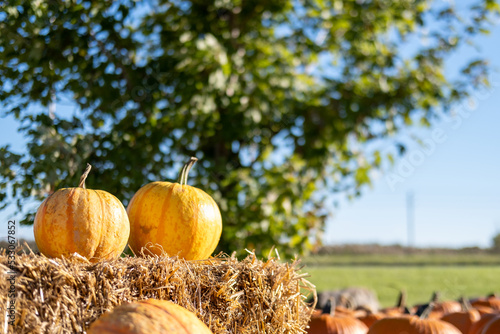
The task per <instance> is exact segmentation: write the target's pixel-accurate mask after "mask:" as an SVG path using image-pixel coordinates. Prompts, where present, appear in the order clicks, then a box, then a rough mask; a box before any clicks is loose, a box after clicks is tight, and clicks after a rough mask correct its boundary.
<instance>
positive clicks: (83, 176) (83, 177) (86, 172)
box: [78, 163, 92, 189]
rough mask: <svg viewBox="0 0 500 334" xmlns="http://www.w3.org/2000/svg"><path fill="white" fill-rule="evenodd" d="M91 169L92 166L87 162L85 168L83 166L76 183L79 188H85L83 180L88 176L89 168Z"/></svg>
mask: <svg viewBox="0 0 500 334" xmlns="http://www.w3.org/2000/svg"><path fill="white" fill-rule="evenodd" d="M91 169H92V166H91V165H90V164H89V163H87V168H85V171H84V172H83V174H82V177H80V183H79V184H78V187H79V188H83V189H85V180H86V179H87V176H89V173H90V170H91Z"/></svg>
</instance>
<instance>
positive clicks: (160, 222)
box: [127, 182, 222, 260]
mask: <svg viewBox="0 0 500 334" xmlns="http://www.w3.org/2000/svg"><path fill="white" fill-rule="evenodd" d="M127 212H128V214H129V219H130V226H131V230H130V240H129V245H130V248H131V249H132V250H133V251H134V253H135V254H136V255H139V254H140V253H141V249H142V248H143V247H147V250H144V253H145V254H148V253H149V252H151V253H153V254H157V255H160V254H161V253H162V251H165V252H166V253H167V254H169V255H171V256H175V255H178V256H179V257H182V258H185V259H187V260H196V259H206V258H208V257H209V256H210V255H211V254H212V252H213V251H214V250H215V248H216V247H217V244H218V243H219V239H220V236H221V232H222V218H221V215H220V211H219V208H218V206H217V204H216V203H215V201H214V200H213V199H212V197H210V196H209V195H208V194H207V193H205V192H204V191H203V190H200V189H197V188H194V187H191V186H189V185H180V184H179V183H170V182H153V183H150V184H147V185H145V186H144V187H142V188H141V189H139V191H138V192H137V193H136V194H135V195H134V197H133V198H132V200H131V202H130V204H129V206H128V207H127Z"/></svg>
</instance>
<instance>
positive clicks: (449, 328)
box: [368, 316, 461, 334]
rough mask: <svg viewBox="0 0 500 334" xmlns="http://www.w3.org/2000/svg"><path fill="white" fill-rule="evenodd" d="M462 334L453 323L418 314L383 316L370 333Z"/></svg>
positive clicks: (371, 328)
mask: <svg viewBox="0 0 500 334" xmlns="http://www.w3.org/2000/svg"><path fill="white" fill-rule="evenodd" d="M401 333H405V334H461V333H460V331H459V330H458V329H457V328H456V327H454V326H453V325H451V324H449V323H447V322H444V321H441V320H437V319H421V318H418V317H416V316H400V317H388V318H383V319H381V320H379V321H377V322H376V323H374V324H373V325H372V326H371V327H370V330H369V331H368V334H401Z"/></svg>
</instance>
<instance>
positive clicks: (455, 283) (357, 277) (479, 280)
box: [302, 254, 500, 306]
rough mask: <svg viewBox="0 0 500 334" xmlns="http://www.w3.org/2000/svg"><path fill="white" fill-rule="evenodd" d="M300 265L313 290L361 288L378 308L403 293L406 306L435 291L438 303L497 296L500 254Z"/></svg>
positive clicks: (328, 259)
mask: <svg viewBox="0 0 500 334" xmlns="http://www.w3.org/2000/svg"><path fill="white" fill-rule="evenodd" d="M302 263H303V264H304V265H305V267H304V269H303V270H302V271H303V272H306V273H309V274H310V275H311V277H309V278H308V280H309V281H310V282H311V283H313V284H314V285H316V289H317V291H322V290H332V289H339V288H343V287H347V286H364V287H368V288H371V289H373V290H374V291H376V293H377V295H378V298H379V300H380V302H381V304H382V305H383V306H391V305H394V303H395V302H396V299H397V296H398V293H399V291H400V290H402V289H404V290H406V292H407V294H408V304H409V305H413V304H416V303H422V302H426V301H427V300H428V299H429V298H430V296H431V295H432V293H433V292H434V291H439V292H441V295H442V298H443V299H457V298H458V297H460V296H462V295H463V296H467V297H474V296H484V295H486V294H489V293H491V292H497V293H500V255H492V254H452V255H450V254H447V255H444V254H432V255H431V256H430V255H429V254H360V255H346V254H335V255H321V256H310V257H307V258H304V259H303V260H302Z"/></svg>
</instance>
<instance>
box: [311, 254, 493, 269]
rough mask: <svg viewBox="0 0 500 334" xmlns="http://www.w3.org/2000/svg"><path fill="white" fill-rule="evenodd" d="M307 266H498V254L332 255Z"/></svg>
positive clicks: (314, 260) (316, 257) (314, 258)
mask: <svg viewBox="0 0 500 334" xmlns="http://www.w3.org/2000/svg"><path fill="white" fill-rule="evenodd" d="M302 263H303V264H305V265H308V266H315V267H316V266H338V265H340V266H356V265H363V266H366V265H374V266H376V265H384V266H417V265H418V266H430V265H439V266H456V265H470V266H482V265H498V266H500V254H487V253H486V254H459V253H456V254H421V253H416V254H332V255H320V256H308V257H306V258H304V259H303V260H302Z"/></svg>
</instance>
